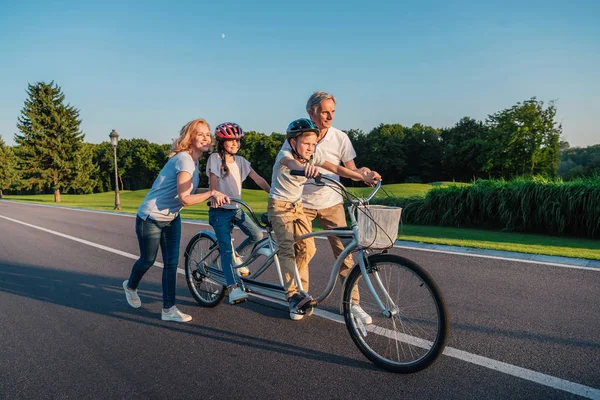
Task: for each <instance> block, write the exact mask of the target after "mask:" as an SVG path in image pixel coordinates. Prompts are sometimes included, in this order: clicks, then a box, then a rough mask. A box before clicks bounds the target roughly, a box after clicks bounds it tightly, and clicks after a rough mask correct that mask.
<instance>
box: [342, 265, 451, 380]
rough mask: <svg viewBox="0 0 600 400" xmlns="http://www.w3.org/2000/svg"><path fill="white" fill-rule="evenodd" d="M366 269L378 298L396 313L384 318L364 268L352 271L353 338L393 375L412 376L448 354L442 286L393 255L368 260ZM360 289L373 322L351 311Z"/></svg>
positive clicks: (348, 297) (349, 317)
mask: <svg viewBox="0 0 600 400" xmlns="http://www.w3.org/2000/svg"><path fill="white" fill-rule="evenodd" d="M367 271H368V274H369V278H370V280H371V282H372V284H373V286H374V287H375V291H376V292H377V295H378V297H379V299H380V300H381V301H382V303H383V304H384V306H385V307H386V308H387V309H388V310H392V311H393V312H392V315H389V314H388V315H384V314H385V313H384V312H383V311H382V310H381V308H380V307H379V306H378V304H377V302H376V301H375V298H374V297H373V294H372V293H371V291H370V290H369V288H368V287H367V285H366V282H365V279H364V278H363V275H362V273H361V271H360V268H359V267H358V266H356V267H355V268H353V270H352V271H351V273H350V275H349V276H348V279H347V280H346V285H345V289H344V298H343V299H344V303H343V310H344V319H345V320H346V327H347V328H348V332H349V333H350V336H351V337H352V340H353V341H354V343H355V344H356V345H357V346H358V348H359V349H360V351H361V352H362V353H363V354H364V355H365V356H366V357H367V358H368V359H369V360H371V361H372V362H373V363H375V364H377V365H379V366H380V367H382V368H384V369H386V370H388V371H392V372H399V373H412V372H417V371H420V370H422V369H424V368H427V367H428V366H429V365H431V363H433V362H434V361H435V359H436V358H437V357H438V356H439V355H440V354H441V353H442V352H443V350H444V347H445V342H446V336H447V334H448V312H447V310H446V305H445V302H444V299H443V297H442V294H441V291H440V289H439V288H438V286H437V284H436V283H435V282H434V281H433V279H432V278H431V276H430V275H429V274H428V273H427V272H426V271H425V270H424V269H423V268H422V267H420V266H419V265H418V264H416V263H414V262H412V261H410V260H408V259H406V258H403V257H400V256H397V255H393V254H376V255H371V256H369V257H368V265H367ZM379 282H381V283H379ZM355 287H357V288H358V292H359V295H360V301H359V304H360V306H361V307H362V309H363V310H364V311H365V312H367V313H368V314H369V315H370V316H371V319H372V323H370V324H368V322H365V321H364V320H363V319H361V318H358V317H357V316H354V315H353V313H352V309H351V306H352V304H353V303H356V301H353V300H352V291H353V289H354V288H355ZM386 292H387V296H386Z"/></svg>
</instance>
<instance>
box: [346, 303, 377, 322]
mask: <svg viewBox="0 0 600 400" xmlns="http://www.w3.org/2000/svg"><path fill="white" fill-rule="evenodd" d="M350 311H351V312H352V315H353V316H354V318H358V319H360V320H361V322H362V323H363V324H364V325H370V324H372V323H373V318H371V316H370V315H369V314H367V313H366V312H365V310H363V309H362V307H361V306H360V305H359V304H352V305H351V306H350Z"/></svg>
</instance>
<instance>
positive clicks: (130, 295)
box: [123, 279, 142, 308]
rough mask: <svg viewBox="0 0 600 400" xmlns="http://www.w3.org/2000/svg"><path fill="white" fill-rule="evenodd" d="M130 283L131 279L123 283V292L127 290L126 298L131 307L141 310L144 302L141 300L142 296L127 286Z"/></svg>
mask: <svg viewBox="0 0 600 400" xmlns="http://www.w3.org/2000/svg"><path fill="white" fill-rule="evenodd" d="M128 283H129V279H128V280H126V281H124V282H123V290H125V298H126V299H127V302H128V303H129V305H130V306H131V307H133V308H140V307H141V306H142V301H141V300H140V296H138V294H137V289H136V290H133V289H129V288H128V287H127V284H128Z"/></svg>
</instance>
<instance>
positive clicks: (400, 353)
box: [185, 171, 449, 373]
mask: <svg viewBox="0 0 600 400" xmlns="http://www.w3.org/2000/svg"><path fill="white" fill-rule="evenodd" d="M292 172H293V173H295V174H303V171H292ZM315 181H316V182H317V183H316V184H318V185H328V186H330V187H331V188H332V189H334V190H336V191H338V192H339V193H340V194H342V195H343V197H344V198H345V199H346V200H347V201H348V202H349V204H350V205H349V206H348V212H349V217H350V224H349V226H348V227H342V228H336V229H332V230H323V231H319V232H311V233H308V234H305V235H302V236H299V237H297V238H296V241H300V240H303V239H305V238H309V237H315V236H327V237H329V236H337V237H339V238H340V239H341V240H342V241H343V243H344V245H345V248H344V250H343V251H342V253H341V254H340V255H339V257H338V258H337V259H336V260H335V262H334V263H333V266H332V269H331V275H330V277H329V280H328V283H327V286H326V288H325V289H324V291H323V293H322V294H321V295H319V296H318V297H316V298H315V301H316V303H317V305H318V304H319V303H322V302H324V301H325V300H326V299H327V298H328V297H329V296H330V295H331V293H332V292H333V289H334V287H335V284H336V281H337V279H338V271H339V268H340V266H341V265H342V263H343V261H344V259H345V258H346V257H347V256H348V255H349V254H351V253H357V259H358V262H357V263H356V264H355V266H354V267H353V268H352V270H351V271H350V272H349V274H348V276H347V277H346V279H345V282H343V285H344V287H343V290H342V298H341V307H340V308H341V310H342V313H343V316H344V321H345V323H346V327H347V330H348V332H349V334H350V336H351V337H352V340H353V342H354V343H355V344H356V346H357V347H358V348H359V349H360V351H361V352H362V353H363V354H364V355H365V356H366V357H367V358H368V359H369V360H370V361H372V362H373V363H374V364H376V365H378V366H380V367H381V368H383V369H386V370H388V371H392V372H398V373H412V372H417V371H420V370H422V369H424V368H427V367H428V366H429V365H431V364H432V363H433V362H434V361H435V360H436V358H437V357H438V356H439V355H440V354H441V353H442V352H443V350H444V347H445V342H446V337H447V334H448V329H449V324H448V312H447V309H446V305H445V301H444V298H443V295H442V292H441V290H440V288H439V287H438V285H437V284H436V282H435V281H434V279H433V278H432V276H431V275H430V274H429V273H428V272H427V271H425V269H423V268H422V267H421V266H419V265H418V264H417V263H415V262H413V261H411V260H409V259H407V258H404V257H401V256H399V255H396V254H390V253H388V249H389V248H391V247H392V246H393V245H394V242H395V240H396V236H397V233H398V224H399V220H400V212H401V209H400V208H397V207H384V206H378V205H370V204H369V201H370V200H371V199H372V198H373V197H374V196H375V194H376V193H377V192H378V190H379V189H380V187H381V181H379V182H378V183H377V185H376V186H375V187H374V188H373V191H372V192H371V194H370V195H369V196H368V197H367V198H358V197H356V196H354V195H353V194H352V193H350V192H349V191H348V190H347V189H346V188H345V187H344V185H342V184H341V183H340V182H338V181H337V180H334V179H331V178H329V177H327V176H324V175H321V176H320V177H318V178H316V179H315ZM231 201H232V202H236V203H239V204H240V205H241V206H242V207H244V208H245V209H246V210H247V211H248V215H249V216H250V217H251V218H252V219H253V220H254V222H256V223H257V224H258V225H259V226H260V227H262V228H264V229H265V230H266V232H267V235H266V237H265V238H264V239H262V240H261V241H259V242H258V243H256V244H255V246H254V247H253V249H252V252H251V253H250V255H248V256H247V257H246V259H245V260H244V261H243V262H242V263H241V264H236V265H235V266H234V268H236V269H238V268H242V267H244V266H248V265H250V264H252V263H254V262H255V261H256V262H257V264H258V266H257V267H256V266H255V264H253V270H254V271H252V272H251V273H250V275H249V276H247V277H244V276H239V277H238V279H239V286H241V287H242V288H243V290H245V291H246V292H248V293H250V294H258V295H262V296H264V297H266V298H270V299H274V300H279V301H286V296H285V290H284V286H283V277H282V273H281V269H280V265H279V259H278V257H277V252H278V246H277V242H276V241H275V239H274V237H273V231H272V228H271V226H270V224H269V221H268V218H267V214H266V213H264V214H262V215H261V217H260V220H259V218H257V216H256V215H255V214H254V212H253V211H252V208H251V207H250V206H249V205H248V204H246V203H245V202H243V201H241V200H237V199H231ZM271 268H274V270H275V275H276V278H275V279H271V280H270V281H268V280H266V279H265V278H264V277H261V276H263V274H265V272H266V271H268V270H271ZM271 275H272V274H271ZM185 276H186V281H187V284H188V287H189V289H190V291H191V294H192V296H193V297H194V299H195V300H196V301H197V302H198V303H199V304H200V305H202V306H204V307H215V306H217V305H218V304H220V303H221V301H222V300H223V298H224V296H225V291H226V288H225V276H224V274H223V271H222V269H221V262H220V253H219V247H218V245H217V240H216V237H215V234H214V233H213V232H212V231H209V230H203V231H200V232H198V233H196V234H195V235H194V236H193V237H192V239H191V240H190V241H189V243H188V245H187V247H186V250H185ZM295 279H296V283H297V285H298V286H299V288H300V290H302V285H301V282H300V278H299V275H298V271H297V270H296V272H295ZM273 280H276V282H273ZM356 290H358V294H359V299H360V300H359V301H360V306H361V307H362V309H363V310H364V311H366V312H367V313H368V314H369V315H370V316H371V319H370V321H368V322H370V323H365V322H363V319H361V318H359V317H358V316H355V315H353V311H352V307H351V306H352V304H354V303H353V302H355V301H356V300H355V298H356V295H355V294H356ZM310 313H312V309H308V310H307V315H310Z"/></svg>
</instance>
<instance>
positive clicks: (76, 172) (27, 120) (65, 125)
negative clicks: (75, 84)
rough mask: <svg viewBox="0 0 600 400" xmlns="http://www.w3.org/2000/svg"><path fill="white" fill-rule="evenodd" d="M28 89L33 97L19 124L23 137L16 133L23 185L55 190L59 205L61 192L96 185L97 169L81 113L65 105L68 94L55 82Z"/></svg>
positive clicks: (30, 86) (16, 149) (29, 94)
mask: <svg viewBox="0 0 600 400" xmlns="http://www.w3.org/2000/svg"><path fill="white" fill-rule="evenodd" d="M27 86H28V88H27V94H28V96H29V98H28V99H27V100H25V106H24V107H23V109H22V110H21V116H20V117H19V119H18V123H17V128H18V129H19V131H20V132H21V134H15V142H16V143H17V146H16V147H15V153H16V154H17V156H18V158H19V167H20V170H21V172H22V181H23V186H24V187H26V188H28V189H32V188H37V189H38V190H40V191H45V190H47V189H49V188H51V189H52V191H53V192H54V201H55V202H60V193H61V190H63V191H66V190H75V191H78V190H83V191H87V190H88V188H89V187H93V185H94V183H93V180H92V179H91V175H90V173H91V171H92V170H93V168H94V166H93V164H92V159H91V153H90V152H89V150H86V149H85V146H84V143H83V139H84V137H85V135H84V133H83V132H82V131H81V130H80V124H81V120H79V110H78V109H76V108H75V107H73V106H71V105H70V104H66V105H65V104H64V100H65V95H64V94H63V92H62V90H61V88H60V87H59V86H58V85H57V84H55V83H54V81H52V82H50V83H49V84H48V83H45V82H37V83H35V84H33V85H31V84H28V85H27Z"/></svg>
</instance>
